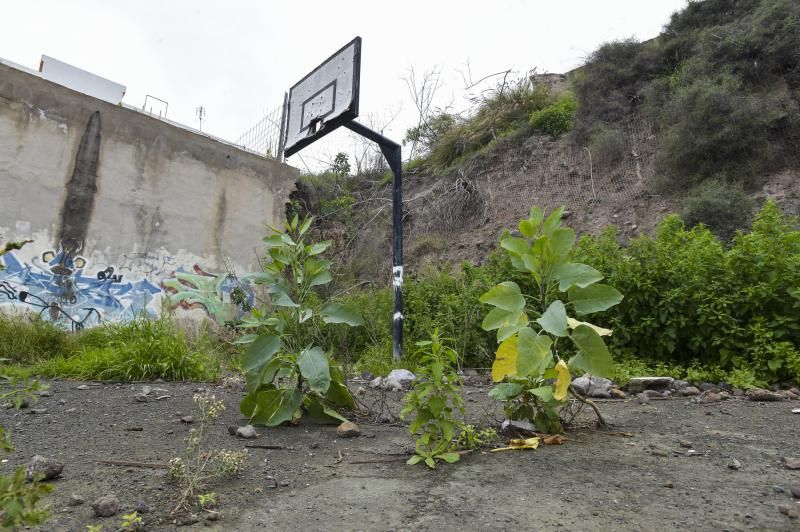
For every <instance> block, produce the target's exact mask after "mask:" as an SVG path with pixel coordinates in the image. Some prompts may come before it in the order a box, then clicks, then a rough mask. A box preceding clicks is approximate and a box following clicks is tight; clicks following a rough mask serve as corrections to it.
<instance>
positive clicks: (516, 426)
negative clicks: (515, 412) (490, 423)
mask: <svg viewBox="0 0 800 532" xmlns="http://www.w3.org/2000/svg"><path fill="white" fill-rule="evenodd" d="M500 430H501V431H502V432H503V433H516V432H536V426H535V425H534V424H533V423H531V422H530V421H524V420H519V421H517V420H512V419H506V420H504V421H503V423H502V424H501V425H500Z"/></svg>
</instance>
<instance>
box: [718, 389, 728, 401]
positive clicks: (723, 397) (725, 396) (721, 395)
mask: <svg viewBox="0 0 800 532" xmlns="http://www.w3.org/2000/svg"><path fill="white" fill-rule="evenodd" d="M719 398H720V399H721V400H722V401H727V400H728V399H730V398H731V394H730V393H728V392H724V391H723V392H719Z"/></svg>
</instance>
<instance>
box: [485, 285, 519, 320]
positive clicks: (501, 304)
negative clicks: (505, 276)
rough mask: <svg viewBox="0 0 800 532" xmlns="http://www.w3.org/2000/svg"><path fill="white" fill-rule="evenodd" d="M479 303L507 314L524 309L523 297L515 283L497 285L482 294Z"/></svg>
mask: <svg viewBox="0 0 800 532" xmlns="http://www.w3.org/2000/svg"><path fill="white" fill-rule="evenodd" d="M479 301H480V302H481V303H486V304H487V305H492V306H494V307H497V308H501V309H503V310H505V311H508V312H519V311H520V310H522V309H523V308H525V297H524V296H523V295H522V292H520V289H519V286H518V285H517V283H515V282H513V281H505V282H503V283H500V284H498V285H497V286H495V287H494V288H492V289H491V290H489V291H488V292H486V293H485V294H483V295H482V296H481V297H480V300H479Z"/></svg>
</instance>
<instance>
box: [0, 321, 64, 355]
mask: <svg viewBox="0 0 800 532" xmlns="http://www.w3.org/2000/svg"><path fill="white" fill-rule="evenodd" d="M0 338H1V339H2V341H0V358H3V359H6V360H7V361H8V362H11V363H17V364H32V363H34V362H39V361H41V360H45V359H48V358H51V357H54V356H67V355H69V354H71V353H73V352H74V351H75V342H74V341H73V340H74V337H71V336H70V335H69V334H67V333H66V332H65V331H63V330H62V329H59V328H58V327H56V326H55V325H53V324H52V323H50V322H48V321H45V320H44V319H42V318H40V317H39V316H35V315H29V314H23V315H8V316H0Z"/></svg>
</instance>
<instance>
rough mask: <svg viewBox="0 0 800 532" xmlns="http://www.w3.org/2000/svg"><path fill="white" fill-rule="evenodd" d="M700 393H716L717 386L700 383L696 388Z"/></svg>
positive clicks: (710, 383) (711, 383)
mask: <svg viewBox="0 0 800 532" xmlns="http://www.w3.org/2000/svg"><path fill="white" fill-rule="evenodd" d="M697 387H698V388H700V391H701V392H708V391H712V390H713V391H716V390H719V386H717V385H716V384H714V383H713V382H701V383H700V384H699V385H698V386H697Z"/></svg>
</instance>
